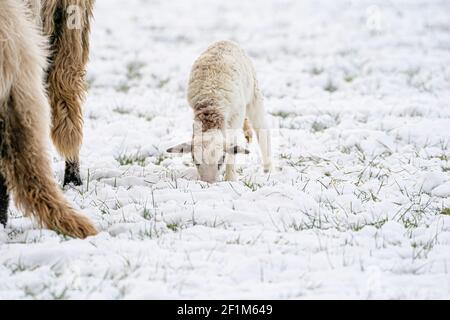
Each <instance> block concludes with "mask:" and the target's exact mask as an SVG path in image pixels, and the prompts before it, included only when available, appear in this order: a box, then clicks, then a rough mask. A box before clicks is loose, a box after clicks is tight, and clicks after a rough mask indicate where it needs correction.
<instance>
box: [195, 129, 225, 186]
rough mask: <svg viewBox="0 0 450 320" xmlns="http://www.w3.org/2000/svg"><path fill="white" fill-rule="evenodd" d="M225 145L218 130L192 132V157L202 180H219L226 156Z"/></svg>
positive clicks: (211, 181)
mask: <svg viewBox="0 0 450 320" xmlns="http://www.w3.org/2000/svg"><path fill="white" fill-rule="evenodd" d="M225 145H226V144H225V141H224V137H223V135H222V132H221V131H219V130H213V131H208V132H203V133H201V134H197V135H195V134H194V138H193V139H192V159H193V161H194V164H195V166H196V167H197V171H198V174H199V176H200V179H201V180H202V181H205V182H209V183H214V182H217V181H218V180H219V177H220V175H221V173H222V172H223V168H224V166H225V161H226V158H227V154H226V152H225Z"/></svg>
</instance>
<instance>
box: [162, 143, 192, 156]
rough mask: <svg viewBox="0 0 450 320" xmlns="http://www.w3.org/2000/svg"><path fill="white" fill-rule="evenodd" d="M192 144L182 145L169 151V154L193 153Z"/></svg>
mask: <svg viewBox="0 0 450 320" xmlns="http://www.w3.org/2000/svg"><path fill="white" fill-rule="evenodd" d="M191 152H192V144H191V143H190V142H186V143H182V144H180V145H178V146H175V147H172V148H169V149H167V153H191Z"/></svg>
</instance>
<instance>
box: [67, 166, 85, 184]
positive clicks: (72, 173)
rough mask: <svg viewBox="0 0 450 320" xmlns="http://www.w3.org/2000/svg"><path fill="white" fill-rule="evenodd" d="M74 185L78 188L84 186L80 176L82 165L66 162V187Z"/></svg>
mask: <svg viewBox="0 0 450 320" xmlns="http://www.w3.org/2000/svg"><path fill="white" fill-rule="evenodd" d="M69 184H72V185H74V186H76V187H79V186H81V185H83V181H82V180H81V176H80V165H79V164H78V163H75V162H66V171H65V173H64V187H65V186H67V185H69Z"/></svg>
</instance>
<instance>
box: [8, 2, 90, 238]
mask: <svg viewBox="0 0 450 320" xmlns="http://www.w3.org/2000/svg"><path fill="white" fill-rule="evenodd" d="M46 47H47V40H46V38H44V37H43V36H42V35H41V33H40V32H39V31H38V30H37V28H36V26H35V23H34V22H33V21H32V19H31V14H30V10H29V8H27V7H26V5H25V3H24V2H22V1H17V0H1V1H0V223H2V224H6V221H7V211H8V200H9V192H11V193H13V194H14V198H15V202H16V204H17V206H18V207H19V208H21V209H22V210H23V211H24V212H25V213H26V214H31V215H33V216H34V217H35V218H36V219H37V221H38V222H39V224H40V225H42V226H46V227H48V228H50V229H52V230H55V231H57V232H61V233H63V234H66V235H69V236H73V237H79V238H85V237H87V236H90V235H95V234H96V233H97V231H96V229H95V228H94V226H93V225H92V224H91V222H90V221H89V220H88V219H87V218H86V217H84V216H82V215H79V214H78V213H77V212H76V211H75V210H74V209H73V208H72V207H71V206H70V205H69V204H68V203H67V201H66V200H65V199H64V197H63V194H62V192H61V191H60V189H59V187H58V185H57V183H56V182H55V181H54V179H53V174H52V171H51V166H50V161H49V157H48V155H47V153H46V144H47V143H46V142H47V140H48V136H49V128H50V123H49V120H50V106H49V102H48V98H47V96H46V92H45V86H44V77H45V70H46V68H47V64H46V60H47V56H48V52H47V50H46V49H45V48H46ZM61 76H62V75H61ZM67 112H69V111H67Z"/></svg>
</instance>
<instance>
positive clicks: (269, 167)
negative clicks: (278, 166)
mask: <svg viewBox="0 0 450 320" xmlns="http://www.w3.org/2000/svg"><path fill="white" fill-rule="evenodd" d="M263 168H264V173H271V172H272V170H273V165H272V164H265V165H264V167H263Z"/></svg>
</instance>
